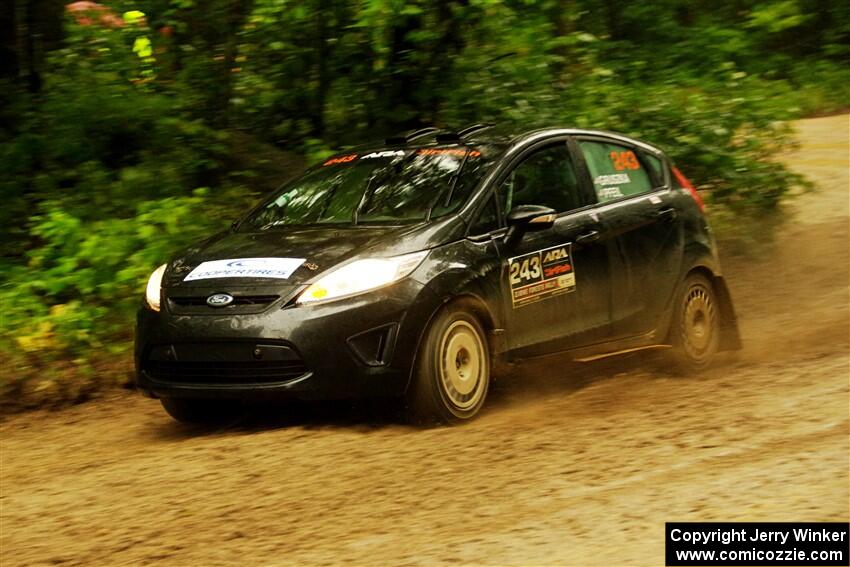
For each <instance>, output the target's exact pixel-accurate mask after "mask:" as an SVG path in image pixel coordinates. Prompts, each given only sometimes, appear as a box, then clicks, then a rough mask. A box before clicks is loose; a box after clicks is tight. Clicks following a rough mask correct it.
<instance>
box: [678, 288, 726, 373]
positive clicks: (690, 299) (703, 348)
mask: <svg viewBox="0 0 850 567" xmlns="http://www.w3.org/2000/svg"><path fill="white" fill-rule="evenodd" d="M681 290H682V291H681V292H680V294H679V297H678V299H677V302H676V305H675V306H674V309H675V311H674V312H673V321H672V326H671V328H670V342H671V344H672V345H673V348H672V349H671V350H670V358H671V359H672V360H671V361H672V362H673V364H674V365H675V366H676V368H677V369H678V370H681V371H685V372H692V371H696V370H702V369H703V368H706V367H707V366H708V365H709V364H711V362H712V361H713V359H714V357H715V355H716V354H717V351H718V348H719V346H720V311H719V305H718V302H717V296H716V295H715V293H714V286H713V285H712V283H711V281H710V280H709V279H708V278H707V277H705V276H704V275H702V274H691V275H690V276H688V277H687V278H686V279H685V281H684V283H683V285H682V288H681Z"/></svg>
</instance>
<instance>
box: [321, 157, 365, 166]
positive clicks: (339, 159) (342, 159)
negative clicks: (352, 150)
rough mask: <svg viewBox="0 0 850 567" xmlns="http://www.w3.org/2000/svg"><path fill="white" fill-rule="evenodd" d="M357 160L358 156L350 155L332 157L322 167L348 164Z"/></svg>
mask: <svg viewBox="0 0 850 567" xmlns="http://www.w3.org/2000/svg"><path fill="white" fill-rule="evenodd" d="M356 159H357V154H348V155H347V156H337V157H332V158H331V159H329V160H328V161H326V162H325V163H323V164H322V167H327V166H329V165H334V164H337V163H348V162H350V161H354V160H356Z"/></svg>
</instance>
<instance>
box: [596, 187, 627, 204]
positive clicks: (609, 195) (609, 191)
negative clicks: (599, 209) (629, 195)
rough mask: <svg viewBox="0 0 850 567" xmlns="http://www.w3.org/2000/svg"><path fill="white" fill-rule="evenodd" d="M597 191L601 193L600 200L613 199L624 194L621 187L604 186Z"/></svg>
mask: <svg viewBox="0 0 850 567" xmlns="http://www.w3.org/2000/svg"><path fill="white" fill-rule="evenodd" d="M596 193H597V195H599V200H600V201H610V200H612V199H619V198H620V197H622V196H623V192H622V191H620V188H619V187H604V188H602V189H599V190H598V191H597V192H596Z"/></svg>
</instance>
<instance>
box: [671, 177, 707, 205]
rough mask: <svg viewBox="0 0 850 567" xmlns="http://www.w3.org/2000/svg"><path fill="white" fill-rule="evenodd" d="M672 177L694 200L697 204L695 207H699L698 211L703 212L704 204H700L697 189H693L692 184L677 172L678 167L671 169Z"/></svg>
mask: <svg viewBox="0 0 850 567" xmlns="http://www.w3.org/2000/svg"><path fill="white" fill-rule="evenodd" d="M673 176H674V177H675V178H676V181H678V182H679V185H681V186H682V187H684V188H685V189H687V190H688V193H690V194H691V197H693V198H694V201H696V202H697V206H699V210H700V211H702V212H705V203H703V202H702V197H700V196H699V193H697V188H696V187H694V184H693V183H691V182H690V181H689V180H688V178H687V177H685V176H684V175H683V174H682V172H681V171H679V168H678V167H674V168H673Z"/></svg>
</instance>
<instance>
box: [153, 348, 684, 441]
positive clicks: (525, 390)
mask: <svg viewBox="0 0 850 567" xmlns="http://www.w3.org/2000/svg"><path fill="white" fill-rule="evenodd" d="M647 373H651V374H652V375H660V376H669V374H665V373H664V372H663V371H661V370H659V363H658V359H657V357H656V356H654V355H652V354H646V353H634V354H630V355H625V356H620V357H612V358H608V359H603V360H598V361H594V362H588V363H579V362H573V361H571V360H569V359H568V358H566V357H564V356H563V355H560V356H559V355H552V356H548V357H545V358H540V359H535V360H528V361H524V362H522V363H520V364H518V365H516V366H514V367H512V368H511V369H510V371H509V372H508V373H506V374H504V375H501V376H498V377H497V378H496V379H494V381H493V383H492V386H491V389H490V392H489V394H488V399H487V403H486V406H485V408H484V411H485V412H486V413H487V414H492V413H498V412H499V411H500V410H504V409H508V408H510V407H512V406H514V405H517V404H520V403H522V404H526V403H533V402H534V400H535V399H546V398H551V397H553V396H556V397H562V396H570V395H572V394H574V393H576V392H578V391H580V390H583V389H585V388H587V387H588V386H590V385H592V384H596V383H599V382H602V381H607V380H615V379H618V378H620V377H622V376H623V375H624V374H625V375H628V376H637V375H645V374H647ZM296 427H297V428H302V429H306V430H319V429H345V430H348V431H362V432H369V431H374V430H378V429H387V428H406V429H410V430H411V431H415V430H418V429H428V428H431V427H435V425H428V424H411V423H410V422H409V420H408V419H407V416H406V415H405V412H404V403H403V401H402V400H400V399H375V400H357V401H321V402H319V401H315V402H312V401H311V402H306V401H275V402H265V403H252V404H246V405H245V406H243V407H241V408H239V410H238V411H236V412H234V414H233V415H231V416H228V417H227V418H225V419H223V420H221V421H218V422H216V423H213V424H183V423H178V422H177V421H174V420H172V419H171V418H170V417H168V416H167V415H165V413H164V412H163V413H162V414H161V419H160V420H158V421H157V423H156V424H154V427H153V432H152V433H153V435H154V436H156V437H157V438H159V439H161V440H173V441H176V440H181V439H187V438H193V437H202V436H211V435H223V434H224V435H233V434H236V435H239V434H252V433H256V432H259V431H268V430H275V429H287V428H296ZM436 427H439V426H436Z"/></svg>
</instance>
